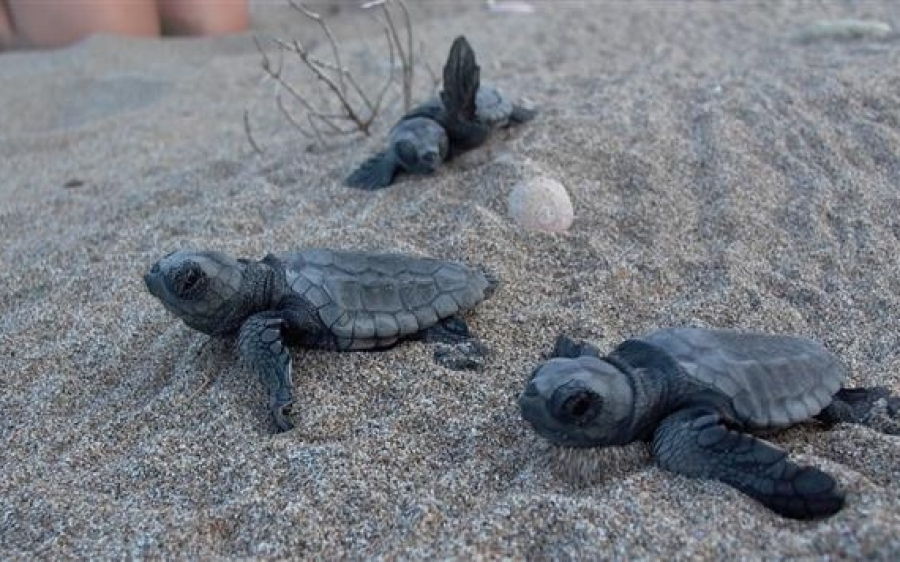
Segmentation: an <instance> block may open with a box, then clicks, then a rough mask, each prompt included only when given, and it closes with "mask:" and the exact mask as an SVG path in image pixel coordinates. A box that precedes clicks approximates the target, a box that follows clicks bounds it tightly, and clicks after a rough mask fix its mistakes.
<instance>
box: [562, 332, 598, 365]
mask: <svg viewBox="0 0 900 562" xmlns="http://www.w3.org/2000/svg"><path fill="white" fill-rule="evenodd" d="M583 356H588V357H598V358H599V357H600V350H599V349H597V348H596V347H595V346H594V345H592V344H590V343H588V342H586V341H583V340H576V339H574V338H571V337H569V336H567V335H565V334H560V335H559V337H558V338H556V344H554V346H553V352H552V353H551V355H550V357H565V358H567V359H577V358H579V357H583Z"/></svg>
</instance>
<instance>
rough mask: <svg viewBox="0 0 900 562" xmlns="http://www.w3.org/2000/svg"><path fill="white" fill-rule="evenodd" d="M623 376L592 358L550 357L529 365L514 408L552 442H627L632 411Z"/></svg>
mask: <svg viewBox="0 0 900 562" xmlns="http://www.w3.org/2000/svg"><path fill="white" fill-rule="evenodd" d="M627 377H628V375H626V374H625V373H623V372H622V371H620V370H619V369H617V368H615V367H614V366H613V365H611V364H610V363H607V362H605V361H602V360H600V359H597V358H596V357H589V356H582V357H578V358H575V359H569V358H562V357H557V358H554V359H550V360H549V361H547V362H545V363H542V364H541V365H540V366H538V367H537V368H536V369H535V370H534V373H533V374H532V376H531V380H530V381H529V382H528V386H527V387H526V388H525V391H524V392H523V393H522V395H521V396H519V408H520V410H521V412H522V417H524V418H525V420H527V421H528V422H529V423H530V424H531V426H532V427H533V428H534V430H535V431H537V432H538V434H540V435H541V436H542V437H544V438H546V439H548V440H550V441H552V442H553V443H556V444H558V445H564V446H568V447H603V446H607V445H619V444H623V443H627V442H629V441H631V435H629V433H630V427H629V426H630V421H631V419H632V412H633V411H634V391H633V390H632V387H631V384H630V383H629V381H628V378H627Z"/></svg>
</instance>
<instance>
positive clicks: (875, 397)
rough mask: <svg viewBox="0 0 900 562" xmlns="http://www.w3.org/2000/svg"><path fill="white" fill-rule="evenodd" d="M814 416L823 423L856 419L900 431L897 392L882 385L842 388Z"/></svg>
mask: <svg viewBox="0 0 900 562" xmlns="http://www.w3.org/2000/svg"><path fill="white" fill-rule="evenodd" d="M816 419H818V420H819V421H821V422H824V423H826V424H835V423H856V424H860V425H865V426H868V427H871V428H872V429H875V430H877V431H880V432H882V433H887V434H889V435H900V396H895V395H893V394H891V391H890V390H888V389H887V388H885V387H883V386H874V387H869V388H842V389H840V390H838V392H837V394H835V395H834V398H833V399H832V401H831V404H829V405H828V406H826V407H825V409H824V410H822V411H821V412H820V413H819V415H817V416H816Z"/></svg>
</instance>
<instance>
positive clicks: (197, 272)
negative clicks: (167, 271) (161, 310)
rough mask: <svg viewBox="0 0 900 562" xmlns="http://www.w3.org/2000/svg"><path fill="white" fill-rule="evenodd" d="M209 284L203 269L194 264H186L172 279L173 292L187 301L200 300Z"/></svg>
mask: <svg viewBox="0 0 900 562" xmlns="http://www.w3.org/2000/svg"><path fill="white" fill-rule="evenodd" d="M208 284H209V279H208V278H207V277H206V273H204V271H203V268H202V267H200V265H199V264H197V263H194V262H188V263H186V264H184V266H182V267H181V268H179V269H178V271H177V272H176V273H175V276H174V277H173V278H172V289H173V292H174V293H175V294H177V295H178V296H179V297H180V298H182V299H186V300H193V299H196V298H199V297H200V296H201V295H202V294H203V291H204V290H205V289H206V286H207V285H208Z"/></svg>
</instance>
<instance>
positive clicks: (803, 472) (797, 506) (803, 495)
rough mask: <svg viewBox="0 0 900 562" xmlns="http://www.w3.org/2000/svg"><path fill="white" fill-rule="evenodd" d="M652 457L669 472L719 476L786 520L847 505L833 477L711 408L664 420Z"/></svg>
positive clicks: (824, 513) (821, 514) (682, 412)
mask: <svg viewBox="0 0 900 562" xmlns="http://www.w3.org/2000/svg"><path fill="white" fill-rule="evenodd" d="M653 454H654V456H655V457H656V458H657V461H658V462H659V464H660V466H662V467H663V468H665V469H667V470H671V471H673V472H678V473H681V474H684V475H686V476H691V477H700V478H715V479H717V480H720V481H722V482H724V483H726V484H728V485H730V486H733V487H735V488H737V489H738V490H740V491H741V492H743V493H745V494H747V495H748V496H750V497H752V498H754V499H756V500H758V501H759V502H761V503H762V504H763V505H765V506H766V507H768V508H769V509H771V510H773V511H775V512H776V513H780V514H781V515H784V516H785V517H791V518H794V519H813V518H817V517H824V516H827V515H832V514H834V513H837V512H838V511H839V510H840V509H841V508H842V507H843V506H844V495H843V493H842V492H841V491H840V490H839V489H838V485H837V482H836V481H835V480H834V478H832V477H831V476H829V475H828V474H825V473H824V472H822V471H821V470H819V469H817V468H813V467H804V466H800V465H798V464H796V463H794V462H792V461H791V460H789V459H788V458H787V453H785V452H784V451H782V450H780V449H778V448H777V447H775V446H773V445H771V444H770V443H767V442H765V441H763V440H761V439H758V438H756V437H753V436H751V435H748V434H745V433H739V432H737V431H734V430H731V429H729V428H727V427H726V426H725V425H724V424H723V423H722V418H721V416H719V414H717V413H715V412H713V411H712V410H710V409H708V408H702V407H694V408H687V409H684V410H680V411H678V412H676V413H674V414H672V415H670V416H669V417H667V418H665V419H664V420H663V421H662V422H661V423H660V424H659V427H658V429H657V430H656V432H655V434H654V436H653Z"/></svg>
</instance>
